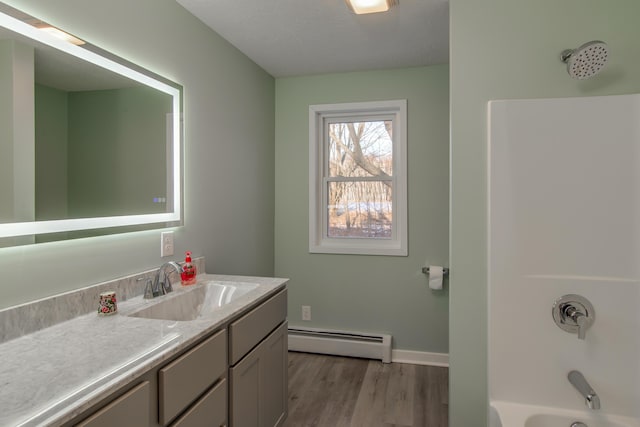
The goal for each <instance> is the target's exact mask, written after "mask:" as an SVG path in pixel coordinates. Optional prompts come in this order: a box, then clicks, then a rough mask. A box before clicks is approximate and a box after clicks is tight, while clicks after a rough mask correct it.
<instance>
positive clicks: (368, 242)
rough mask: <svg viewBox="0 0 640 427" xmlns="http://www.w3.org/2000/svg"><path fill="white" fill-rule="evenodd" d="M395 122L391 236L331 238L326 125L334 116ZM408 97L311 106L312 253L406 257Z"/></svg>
mask: <svg viewBox="0 0 640 427" xmlns="http://www.w3.org/2000/svg"><path fill="white" fill-rule="evenodd" d="M372 117H376V118H378V120H379V119H380V117H384V120H389V119H391V120H392V121H393V174H392V179H391V182H392V194H393V223H392V230H391V238H390V239H389V238H385V239H382V238H371V237H369V238H358V237H340V238H331V237H328V236H327V229H328V228H327V221H328V219H327V200H328V198H327V177H328V164H327V163H326V158H327V155H328V154H327V153H328V147H327V144H326V141H327V140H326V138H325V135H326V134H325V132H326V128H327V127H328V125H327V123H329V122H330V121H333V122H335V121H336V119H344V120H353V119H358V120H362V121H365V120H367V119H371V118H372ZM407 211H408V201H407V100H406V99H402V100H392V101H373V102H356V103H345V104H321V105H310V106H309V252H311V253H329V254H357V255H392V256H407V255H408V237H407V235H408V233H407V225H408V224H407Z"/></svg>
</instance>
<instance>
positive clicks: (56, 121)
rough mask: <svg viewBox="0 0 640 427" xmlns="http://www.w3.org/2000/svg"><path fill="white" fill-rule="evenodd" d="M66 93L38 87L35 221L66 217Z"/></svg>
mask: <svg viewBox="0 0 640 427" xmlns="http://www.w3.org/2000/svg"><path fill="white" fill-rule="evenodd" d="M68 105H69V97H68V94H67V92H65V91H62V90H58V89H54V88H51V87H48V86H43V85H39V84H36V85H35V111H36V117H35V126H36V142H35V144H36V166H35V167H36V220H38V221H40V220H48V219H62V218H66V217H67V198H68V196H67V181H68V179H67V177H68V173H67V151H68V149H67V146H68V144H67V140H68V133H69V132H68V108H69V107H68Z"/></svg>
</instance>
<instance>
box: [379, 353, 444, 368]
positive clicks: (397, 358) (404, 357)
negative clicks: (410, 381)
mask: <svg viewBox="0 0 640 427" xmlns="http://www.w3.org/2000/svg"><path fill="white" fill-rule="evenodd" d="M391 362H392V363H409V364H412V365H430V366H442V367H447V368H448V367H449V354H448V353H427V352H425V351H411V350H391Z"/></svg>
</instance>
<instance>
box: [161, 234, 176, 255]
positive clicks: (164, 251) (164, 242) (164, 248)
mask: <svg viewBox="0 0 640 427" xmlns="http://www.w3.org/2000/svg"><path fill="white" fill-rule="evenodd" d="M171 255H173V231H163V232H162V233H160V256H161V257H167V256H171Z"/></svg>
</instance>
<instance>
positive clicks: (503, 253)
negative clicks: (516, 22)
mask: <svg viewBox="0 0 640 427" xmlns="http://www.w3.org/2000/svg"><path fill="white" fill-rule="evenodd" d="M488 110H489V159H488V160H489V168H488V170H489V182H488V187H489V192H488V193H489V203H488V205H489V215H488V217H489V227H488V229H489V239H488V241H489V251H488V253H489V260H488V262H489V269H488V273H489V277H488V283H489V302H488V303H489V389H490V390H489V395H490V398H491V399H492V400H506V401H515V402H523V403H531V404H540V405H544V406H557V407H564V408H575V409H583V408H584V401H583V398H582V397H581V396H580V395H579V394H578V393H577V392H576V390H575V389H574V388H573V387H572V386H571V385H570V383H569V382H568V380H567V373H568V372H569V371H571V370H573V369H577V370H579V371H581V372H582V373H583V374H584V376H585V377H586V379H587V380H588V381H589V382H590V383H591V385H592V386H593V387H594V389H595V390H596V392H598V394H599V395H600V398H601V401H602V411H603V412H608V413H615V414H621V415H627V416H633V417H640V407H638V406H637V402H638V401H640V333H639V332H638V331H640V314H639V313H640V246H639V243H640V242H639V240H640V239H639V237H640V120H639V117H640V95H621V96H604V97H581V98H563V99H531V100H501V101H491V102H490V103H489V107H488ZM565 294H580V295H582V296H584V297H586V298H587V299H589V300H590V301H591V303H592V304H593V305H594V308H595V312H596V319H595V323H594V324H593V325H592V326H591V328H590V329H589V330H588V331H587V334H586V339H585V340H584V341H582V340H578V338H577V335H576V334H570V333H567V332H564V331H563V330H561V329H560V328H558V327H557V326H556V324H555V323H554V321H553V318H552V315H551V308H552V306H553V303H554V301H555V300H556V299H557V298H558V297H560V296H562V295H565Z"/></svg>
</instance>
